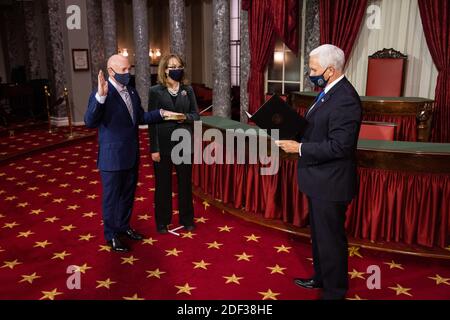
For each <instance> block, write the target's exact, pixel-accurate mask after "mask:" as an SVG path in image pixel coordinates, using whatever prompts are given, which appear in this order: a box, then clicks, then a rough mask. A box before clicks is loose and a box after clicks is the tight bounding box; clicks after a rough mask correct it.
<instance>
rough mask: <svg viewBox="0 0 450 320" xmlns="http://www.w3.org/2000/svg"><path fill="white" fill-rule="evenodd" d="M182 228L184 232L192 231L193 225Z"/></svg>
mask: <svg viewBox="0 0 450 320" xmlns="http://www.w3.org/2000/svg"><path fill="white" fill-rule="evenodd" d="M183 227H184V230H186V231H192V230H194V229H195V225H194V224H191V225H187V226H183Z"/></svg>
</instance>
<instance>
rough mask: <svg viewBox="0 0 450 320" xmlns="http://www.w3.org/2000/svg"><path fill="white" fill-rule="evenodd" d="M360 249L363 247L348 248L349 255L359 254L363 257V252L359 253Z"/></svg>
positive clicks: (358, 255)
mask: <svg viewBox="0 0 450 320" xmlns="http://www.w3.org/2000/svg"><path fill="white" fill-rule="evenodd" d="M359 249H361V248H360V247H349V248H348V255H349V256H350V257H354V256H357V257H360V258H362V255H361V253H359Z"/></svg>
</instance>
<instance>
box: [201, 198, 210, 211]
mask: <svg viewBox="0 0 450 320" xmlns="http://www.w3.org/2000/svg"><path fill="white" fill-rule="evenodd" d="M202 204H203V206H204V207H205V211H206V209H208V207H209V206H210V204H209V203H208V201H206V200H205V201H203V202H202Z"/></svg>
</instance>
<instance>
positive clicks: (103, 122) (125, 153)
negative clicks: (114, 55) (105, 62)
mask: <svg viewBox="0 0 450 320" xmlns="http://www.w3.org/2000/svg"><path fill="white" fill-rule="evenodd" d="M127 90H128V93H129V95H130V98H131V102H132V105H133V119H134V121H133V120H132V118H131V116H130V113H129V111H128V109H127V106H126V104H125V102H124V101H123V99H122V97H121V96H120V94H119V92H118V91H117V90H116V88H115V87H114V86H113V85H112V84H111V83H110V82H109V81H108V95H107V97H106V100H105V103H103V104H101V103H99V102H98V101H97V99H96V98H95V94H96V91H94V92H93V93H92V94H91V96H90V97H89V104H88V108H87V111H86V114H85V115H84V122H85V123H86V126H87V127H89V128H98V144H99V148H98V161H97V166H98V169H99V170H100V175H101V178H102V188H103V197H102V207H103V223H104V231H105V238H106V240H107V241H109V240H111V239H112V238H113V237H116V236H117V235H118V234H120V233H122V232H124V231H126V230H127V229H129V228H130V226H129V222H130V218H131V212H132V208H133V202H134V193H135V190H136V184H137V180H138V166H139V124H150V123H156V122H159V121H162V117H161V115H160V110H154V111H151V112H144V109H142V106H141V99H140V98H139V95H138V93H137V91H136V90H135V89H134V88H132V87H130V86H127Z"/></svg>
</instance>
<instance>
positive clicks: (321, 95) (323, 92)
mask: <svg viewBox="0 0 450 320" xmlns="http://www.w3.org/2000/svg"><path fill="white" fill-rule="evenodd" d="M324 95H325V91H321V92H320V93H319V94H318V95H317V96H316V99H315V100H314V103H313V105H312V106H311V108H309V110H308V112H307V113H306V115H305V116H307V115H308V113H310V112H311V110H312V109H314V107H315V106H316V104H317V102H319V100H320V99H322V97H323V96H324Z"/></svg>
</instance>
